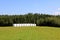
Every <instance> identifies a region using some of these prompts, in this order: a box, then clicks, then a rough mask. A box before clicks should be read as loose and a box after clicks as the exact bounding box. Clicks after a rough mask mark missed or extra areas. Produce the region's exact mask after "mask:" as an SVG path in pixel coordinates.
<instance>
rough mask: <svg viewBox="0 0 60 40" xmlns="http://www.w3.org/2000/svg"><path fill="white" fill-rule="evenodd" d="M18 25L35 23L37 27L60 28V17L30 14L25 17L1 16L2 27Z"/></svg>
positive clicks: (0, 23) (0, 24)
mask: <svg viewBox="0 0 60 40" xmlns="http://www.w3.org/2000/svg"><path fill="white" fill-rule="evenodd" d="M17 23H35V24H36V25H37V26H54V27H60V15H48V14H39V13H34V14H33V13H28V14H24V15H0V26H2V27H3V26H13V24H17Z"/></svg>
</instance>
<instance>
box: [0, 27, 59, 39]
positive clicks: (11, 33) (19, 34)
mask: <svg viewBox="0 0 60 40" xmlns="http://www.w3.org/2000/svg"><path fill="white" fill-rule="evenodd" d="M0 40H60V28H54V27H0Z"/></svg>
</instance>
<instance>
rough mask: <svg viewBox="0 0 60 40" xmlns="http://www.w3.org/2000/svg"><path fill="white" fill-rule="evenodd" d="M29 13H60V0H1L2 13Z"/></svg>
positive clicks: (0, 10)
mask: <svg viewBox="0 0 60 40" xmlns="http://www.w3.org/2000/svg"><path fill="white" fill-rule="evenodd" d="M27 13H43V14H51V15H60V0H0V15H15V14H16V15H19V14H27Z"/></svg>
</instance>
